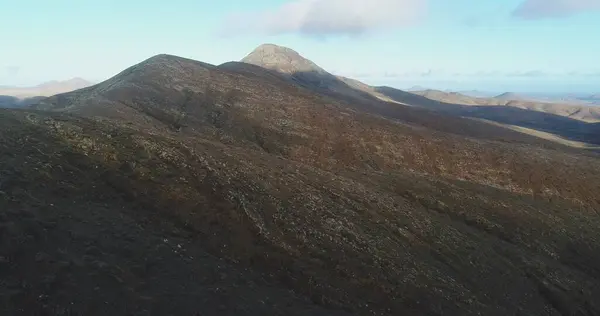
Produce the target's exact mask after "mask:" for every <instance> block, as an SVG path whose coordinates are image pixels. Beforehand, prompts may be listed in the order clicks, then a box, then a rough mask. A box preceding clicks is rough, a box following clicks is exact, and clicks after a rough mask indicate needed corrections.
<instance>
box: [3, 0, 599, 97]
mask: <svg viewBox="0 0 600 316" xmlns="http://www.w3.org/2000/svg"><path fill="white" fill-rule="evenodd" d="M0 12H1V13H2V18H1V19H0V39H2V40H3V43H2V49H0V85H34V84H38V83H41V82H44V81H49V80H64V79H69V78H72V77H83V78H85V79H88V80H92V81H101V80H104V79H107V78H108V77H110V76H113V75H115V74H116V73H118V72H119V71H121V70H123V69H124V68H126V67H128V66H130V65H132V64H135V63H138V62H140V61H142V60H144V59H146V58H148V57H151V56H153V55H155V54H159V53H169V54H174V55H179V56H183V57H188V58H193V59H197V60H201V61H205V62H209V63H213V64H219V63H222V62H226V61H230V60H239V59H241V58H242V57H243V56H245V55H246V54H248V53H249V52H250V51H251V50H252V49H253V48H255V47H256V46H258V45H259V44H261V43H265V42H269V43H275V44H279V45H284V46H288V47H291V48H293V49H295V50H297V51H299V52H300V53H301V54H302V55H304V56H305V57H307V58H309V59H311V60H313V61H315V62H316V63H317V64H319V65H320V66H322V67H323V68H325V69H327V70H329V71H331V72H333V73H335V74H340V75H346V76H350V77H354V78H357V79H360V80H363V81H365V82H367V83H372V84H387V85H391V86H396V87H400V88H407V87H410V86H414V85H420V86H426V87H432V88H439V89H455V90H470V89H479V90H493V91H508V90H510V91H517V92H519V91H523V92H543V91H561V92H569V91H570V92H595V93H597V92H600V58H599V57H598V56H600V53H599V52H600V41H599V40H598V36H599V35H598V34H600V0H452V1H449V0H296V1H284V0H254V1H248V0H245V1H241V0H240V1H237V0H229V1H226V0H222V1H198V0H196V1H193V0H170V1H148V0H146V1H137V0H129V1H115V0H104V1H83V0H18V1H17V0H14V1H11V0H0Z"/></svg>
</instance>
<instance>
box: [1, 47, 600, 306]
mask: <svg viewBox="0 0 600 316" xmlns="http://www.w3.org/2000/svg"><path fill="white" fill-rule="evenodd" d="M386 98H387V99H386ZM405 103H406V105H405ZM426 105H431V106H430V107H426ZM441 106H444V104H442V103H441V102H439V101H435V100H431V99H428V98H426V97H424V96H421V95H417V94H411V93H408V92H405V91H401V90H391V88H390V89H386V88H382V87H369V86H366V85H363V84H362V83H360V82H355V81H350V80H346V81H345V80H343V78H338V77H335V76H333V75H331V74H329V73H327V72H326V71H324V70H322V69H321V68H320V67H318V66H316V65H315V64H314V63H312V62H308V61H306V60H304V59H302V58H300V57H299V54H297V53H295V52H293V51H291V50H289V49H285V48H280V47H275V46H272V45H265V46H261V47H259V48H257V50H255V51H254V52H253V53H251V54H250V55H249V56H248V57H247V58H245V59H244V62H230V63H226V64H223V65H218V66H217V65H210V64H206V63H202V62H199V61H194V60H191V59H185V58H180V57H176V56H171V55H158V56H154V57H152V58H149V59H148V60H145V61H142V62H141V63H139V64H137V65H133V66H132V67H130V68H128V69H125V70H123V71H122V72H121V73H119V74H117V75H116V76H114V77H113V78H110V79H109V80H107V81H105V82H102V83H99V84H97V85H94V86H90V87H87V88H84V89H80V90H76V91H73V92H69V93H64V94H59V95H55V96H53V97H50V98H47V99H44V100H42V101H41V102H40V103H38V104H36V105H35V106H34V107H33V108H32V109H27V110H6V109H5V110H0V210H2V212H1V213H0V234H1V235H0V236H1V237H0V266H1V267H2V269H0V275H1V276H2V278H1V280H3V282H1V283H0V297H2V298H3V301H2V305H0V309H1V312H2V314H6V315H15V314H24V315H35V314H49V315H61V314H63V315H65V314H66V315H69V314H76V315H78V314H85V315H106V314H116V315H121V314H179V315H195V314H199V315H283V314H289V315H517V314H519V315H520V314H522V315H547V314H549V315H597V314H600V305H599V303H598V301H597V299H596V298H597V297H600V270H599V269H598V266H600V256H599V255H598V254H599V253H600V231H599V230H598V227H600V217H599V214H598V209H599V208H600V197H599V196H598V194H597V193H598V192H599V190H600V159H599V157H598V155H596V154H594V153H593V152H589V151H585V150H582V149H577V148H572V147H567V146H563V145H561V144H558V143H555V142H551V141H547V140H544V139H540V138H538V137H534V136H531V135H528V134H525V133H521V132H518V131H515V130H512V129H509V128H506V127H504V126H500V125H498V124H490V123H487V122H485V121H482V120H476V119H473V118H468V117H462V116H460V115H455V114H453V113H448V112H445V111H440V110H438V109H437V108H439V107H441ZM452 107H453V108H454V109H459V108H460V109H464V108H462V107H460V106H459V105H456V104H455V105H452ZM578 135H579V134H578ZM582 135H583V134H582ZM586 135H587V134H586ZM106 302H111V304H107V303H106Z"/></svg>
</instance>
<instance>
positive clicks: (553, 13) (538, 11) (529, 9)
mask: <svg viewBox="0 0 600 316" xmlns="http://www.w3.org/2000/svg"><path fill="white" fill-rule="evenodd" d="M592 10H600V0H525V1H524V2H523V3H521V5H519V6H518V7H517V8H516V9H515V11H513V15H514V16H516V17H519V18H525V19H540V18H549V17H564V16H569V15H573V14H577V13H582V12H586V11H592Z"/></svg>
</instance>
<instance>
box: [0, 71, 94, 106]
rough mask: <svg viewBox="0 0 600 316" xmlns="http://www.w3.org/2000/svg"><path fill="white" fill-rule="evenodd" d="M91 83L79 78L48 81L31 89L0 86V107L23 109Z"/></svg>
mask: <svg viewBox="0 0 600 316" xmlns="http://www.w3.org/2000/svg"><path fill="white" fill-rule="evenodd" d="M91 85H92V83H91V82H89V81H86V80H84V79H81V78H73V79H70V80H66V81H49V82H46V83H42V84H40V85H37V86H33V87H10V86H0V107H23V106H27V105H30V104H32V103H35V102H37V101H39V100H40V99H41V98H43V97H49V96H52V95H55V94H59V93H65V92H70V91H74V90H78V89H81V88H85V87H89V86H91Z"/></svg>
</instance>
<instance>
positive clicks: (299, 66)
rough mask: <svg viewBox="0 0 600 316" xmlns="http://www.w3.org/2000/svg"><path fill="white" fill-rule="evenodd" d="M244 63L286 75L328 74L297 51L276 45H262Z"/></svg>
mask: <svg viewBox="0 0 600 316" xmlns="http://www.w3.org/2000/svg"><path fill="white" fill-rule="evenodd" d="M242 62H244V63H248V64H253V65H257V66H261V67H263V68H267V69H271V70H275V71H278V72H281V73H285V74H294V73H298V72H316V73H320V74H327V72H326V71H325V70H324V69H323V68H321V67H319V66H317V64H315V63H314V62H312V61H310V60H308V59H306V58H304V57H302V55H300V54H299V53H298V52H296V51H295V50H293V49H291V48H288V47H284V46H279V45H275V44H262V45H260V46H258V47H257V48H256V49H254V50H253V51H252V52H251V53H250V54H249V55H248V56H246V57H244V58H243V59H242Z"/></svg>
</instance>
